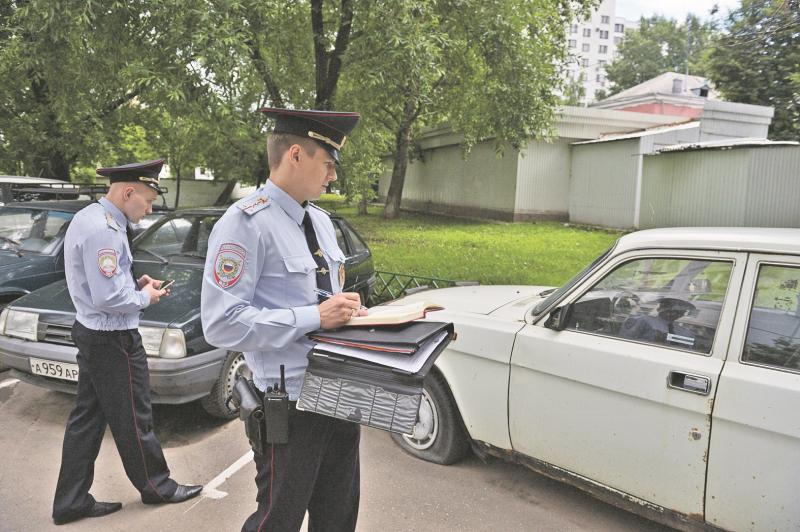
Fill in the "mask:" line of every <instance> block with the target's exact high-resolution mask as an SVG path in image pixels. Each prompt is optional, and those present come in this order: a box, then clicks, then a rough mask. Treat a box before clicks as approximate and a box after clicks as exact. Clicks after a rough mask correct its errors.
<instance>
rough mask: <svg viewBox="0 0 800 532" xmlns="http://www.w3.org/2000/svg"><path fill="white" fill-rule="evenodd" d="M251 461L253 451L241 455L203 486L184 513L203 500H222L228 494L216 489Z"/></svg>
mask: <svg viewBox="0 0 800 532" xmlns="http://www.w3.org/2000/svg"><path fill="white" fill-rule="evenodd" d="M252 459H253V451H247V452H246V453H244V454H243V455H242V457H241V458H239V459H238V460H236V461H235V462H234V463H233V464H231V465H230V466H229V467H228V468H227V469H226V470H225V471H223V472H222V473H220V474H219V475H217V476H216V477H214V478H213V479H211V480H210V481H209V482H208V484H206V485H205V486H203V492H202V493H201V494H200V497H199V498H198V499H197V502H195V503H194V504H193V505H192V506H190V507H189V508H188V509H187V510H186V511H185V512H183V513H186V512H188V511H189V510H191V509H192V508H194V507H195V506H197V505H198V504H200V501H202V500H203V499H222V498H223V497H227V496H228V493H227V492H225V491H220V490H218V489H217V487H219V486H220V485H221V484H222V483H223V482H225V481H226V480H228V479H229V478H230V477H231V476H232V475H233V474H234V473H236V472H237V471H239V470H240V469H241V468H243V467H244V466H245V465H247V463H249V462H250V461H251V460H252Z"/></svg>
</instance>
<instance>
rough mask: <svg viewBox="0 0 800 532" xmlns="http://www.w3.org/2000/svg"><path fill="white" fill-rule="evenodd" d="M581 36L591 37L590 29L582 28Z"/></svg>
mask: <svg viewBox="0 0 800 532" xmlns="http://www.w3.org/2000/svg"><path fill="white" fill-rule="evenodd" d="M583 36H584V37H591V36H592V28H583Z"/></svg>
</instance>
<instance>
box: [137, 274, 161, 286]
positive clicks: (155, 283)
mask: <svg viewBox="0 0 800 532" xmlns="http://www.w3.org/2000/svg"><path fill="white" fill-rule="evenodd" d="M136 282H137V283H138V285H139V289H142V288H144V287H145V286H146V285H148V284H152V285H153V288H161V285H162V283H163V282H164V281H158V280H156V279H153V278H152V277H150V276H149V275H147V274H144V275H142V276H141V277H139V279H138V280H137V281H136Z"/></svg>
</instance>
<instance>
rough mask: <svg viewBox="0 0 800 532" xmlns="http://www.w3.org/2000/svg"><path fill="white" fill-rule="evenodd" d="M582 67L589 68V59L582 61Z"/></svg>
mask: <svg viewBox="0 0 800 532" xmlns="http://www.w3.org/2000/svg"><path fill="white" fill-rule="evenodd" d="M581 66H582V67H588V66H589V60H588V59H581Z"/></svg>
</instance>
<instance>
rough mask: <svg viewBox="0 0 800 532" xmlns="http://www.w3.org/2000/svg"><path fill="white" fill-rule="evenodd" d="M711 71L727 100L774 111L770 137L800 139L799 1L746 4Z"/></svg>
mask: <svg viewBox="0 0 800 532" xmlns="http://www.w3.org/2000/svg"><path fill="white" fill-rule="evenodd" d="M725 29H726V30H727V31H726V32H725V33H724V34H722V35H720V36H719V37H718V38H717V39H716V40H715V42H714V47H713V49H712V50H711V52H710V54H709V57H708V71H709V76H710V78H711V80H712V81H713V82H714V84H715V86H716V88H717V90H719V91H720V92H721V93H722V95H723V96H725V98H726V99H728V100H730V101H734V102H741V103H749V104H756V105H768V106H771V107H773V108H774V109H775V116H774V118H773V120H772V128H771V132H770V136H771V137H772V138H775V139H792V140H800V79H799V78H800V0H743V1H742V5H741V6H740V7H739V8H738V9H736V10H733V11H731V13H730V14H729V15H728V18H727V19H726V21H725Z"/></svg>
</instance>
